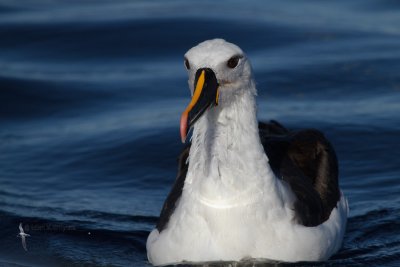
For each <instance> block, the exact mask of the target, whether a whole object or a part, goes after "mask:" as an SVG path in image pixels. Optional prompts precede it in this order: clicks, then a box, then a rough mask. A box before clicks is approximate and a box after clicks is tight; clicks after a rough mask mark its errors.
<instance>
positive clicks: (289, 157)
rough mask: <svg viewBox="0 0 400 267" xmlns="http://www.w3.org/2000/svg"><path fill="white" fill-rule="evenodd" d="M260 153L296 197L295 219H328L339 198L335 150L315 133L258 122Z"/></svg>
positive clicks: (180, 181) (170, 207)
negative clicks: (263, 153)
mask: <svg viewBox="0 0 400 267" xmlns="http://www.w3.org/2000/svg"><path fill="white" fill-rule="evenodd" d="M259 131H260V138H261V142H262V145H263V147H264V151H265V153H266V154H267V156H268V158H269V163H270V165H271V168H272V170H273V171H274V173H275V175H276V176H277V177H278V178H280V179H283V180H284V181H286V182H288V184H289V185H290V187H291V189H292V191H293V192H294V194H295V195H296V197H297V201H296V202H295V205H294V210H295V214H296V215H295V216H296V217H295V219H296V221H297V222H298V223H299V224H302V225H305V226H316V225H319V224H321V223H322V222H324V221H325V220H327V219H328V218H329V215H330V214H331V211H332V209H333V208H334V207H336V204H337V202H338V201H339V198H340V191H339V185H338V163H337V158H336V154H335V151H334V150H333V147H332V146H331V145H330V143H329V141H328V140H327V139H326V138H325V137H324V135H323V134H322V133H321V132H319V131H317V130H302V131H298V132H290V131H288V130H287V129H286V128H285V127H283V126H282V125H281V124H279V123H278V122H276V121H271V122H269V123H263V122H260V123H259ZM189 151H190V144H188V145H187V146H185V148H184V149H183V150H182V152H181V154H180V155H179V164H178V175H177V178H176V180H175V183H174V185H173V187H172V189H171V192H170V193H169V194H168V197H167V199H166V200H165V202H164V205H163V208H162V210H161V214H160V218H159V221H158V223H157V229H158V231H160V232H161V231H162V230H163V229H164V228H165V227H166V225H167V224H168V221H169V218H170V217H171V215H172V213H173V212H174V210H175V207H176V204H177V202H178V200H179V198H180V197H181V195H182V189H183V186H184V183H185V178H186V174H187V171H188V164H187V158H188V157H189Z"/></svg>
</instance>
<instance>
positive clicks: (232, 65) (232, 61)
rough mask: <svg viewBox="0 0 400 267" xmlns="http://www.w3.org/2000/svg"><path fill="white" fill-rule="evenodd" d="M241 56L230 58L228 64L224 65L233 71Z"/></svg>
mask: <svg viewBox="0 0 400 267" xmlns="http://www.w3.org/2000/svg"><path fill="white" fill-rule="evenodd" d="M240 58H241V56H233V57H231V58H230V59H229V60H228V62H227V63H226V65H227V66H228V67H229V68H231V69H234V68H236V66H237V65H238V64H239V60H240Z"/></svg>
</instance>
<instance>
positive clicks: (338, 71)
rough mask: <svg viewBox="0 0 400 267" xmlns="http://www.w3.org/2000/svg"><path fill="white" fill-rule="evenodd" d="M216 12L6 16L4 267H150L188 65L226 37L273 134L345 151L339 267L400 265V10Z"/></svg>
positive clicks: (0, 9)
mask: <svg viewBox="0 0 400 267" xmlns="http://www.w3.org/2000/svg"><path fill="white" fill-rule="evenodd" d="M216 2H217V1H201V2H199V1H168V2H167V1H128V0H126V1H104V0H103V1H89V0H87V1H67V0H60V1H47V0H39V1H11V0H8V1H7V0H3V1H0V265H6V264H7V263H10V264H11V263H12V264H17V265H18V266H19V265H21V266H32V265H37V266H81V265H83V264H86V265H85V266H149V264H148V263H147V258H146V249H145V242H146V238H147V235H148V234H149V231H150V230H151V229H152V228H153V227H154V225H155V223H156V222H157V217H158V214H159V212H160V209H161V206H162V203H163V200H164V199H165V197H166V195H167V193H168V191H169V189H170V187H171V185H172V183H173V180H174V178H175V174H176V157H177V155H178V153H179V151H180V149H181V148H182V145H181V144H180V138H179V129H178V128H179V125H178V123H179V116H180V113H181V112H182V111H183V109H184V107H185V105H186V104H187V103H188V101H189V91H188V89H187V82H186V71H185V70H184V67H183V64H182V61H183V54H184V53H185V52H186V50H187V49H189V48H190V47H192V46H194V45H195V44H197V43H198V42H200V41H203V40H205V39H210V38H215V37H222V38H225V39H227V40H229V41H231V42H234V43H236V44H238V45H239V46H240V47H242V48H243V50H245V51H246V52H247V54H248V56H249V58H250V60H251V61H252V64H253V68H254V71H255V78H256V80H257V87H258V91H259V97H258V104H259V117H260V119H264V120H267V119H276V120H279V121H280V122H281V123H283V124H285V125H286V126H287V127H290V128H294V129H298V128H303V127H315V128H318V129H320V130H322V131H324V132H325V134H326V135H327V136H328V138H329V139H330V140H331V141H332V143H333V145H334V147H335V149H336V152H337V154H338V157H339V160H340V179H341V180H340V184H341V187H342V190H343V191H344V193H345V194H346V195H347V197H348V199H349V203H350V218H349V222H348V229H347V233H346V236H345V240H344V245H343V248H342V249H341V250H340V252H339V253H338V254H337V255H335V256H334V257H333V258H332V259H331V260H330V261H329V263H330V264H334V265H360V266H361V265H366V264H368V265H375V266H384V265H386V266H397V265H398V264H400V182H399V181H400V171H399V167H400V145H399V136H400V49H399V48H400V3H399V2H398V1H390V0H385V1H372V0H359V1H344V0H343V1H330V2H328V1H299V0H296V1H294V0H292V1H278V0H276V1H246V2H243V3H241V2H239V1H218V3H216ZM20 222H22V223H23V225H24V227H25V229H26V231H27V232H28V233H29V234H31V237H29V238H28V252H25V251H24V250H23V248H22V246H21V242H20V240H19V239H17V238H16V234H17V233H18V225H19V223H20ZM243 264H244V265H245V266H251V265H257V266H258V265H260V264H261V263H254V262H253V263H249V262H245V263H243ZM320 264H321V265H322V264H323V263H320ZM12 266H15V265H12Z"/></svg>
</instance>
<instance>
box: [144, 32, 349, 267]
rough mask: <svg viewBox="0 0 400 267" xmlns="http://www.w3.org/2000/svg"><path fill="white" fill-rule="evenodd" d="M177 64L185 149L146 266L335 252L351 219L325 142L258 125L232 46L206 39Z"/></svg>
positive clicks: (291, 258) (311, 257)
mask: <svg viewBox="0 0 400 267" xmlns="http://www.w3.org/2000/svg"><path fill="white" fill-rule="evenodd" d="M184 63H185V66H186V68H187V71H188V75H189V80H188V82H189V88H190V91H191V95H192V99H191V101H190V103H189V105H188V106H187V108H186V109H185V110H184V112H183V114H182V116H181V121H180V134H181V138H182V141H183V142H185V141H186V142H187V144H186V145H185V147H184V149H183V151H182V152H181V154H180V156H179V166H178V175H177V178H176V180H175V183H174V185H173V187H172V189H171V191H170V193H169V195H168V197H167V199H166V200H165V203H164V206H163V207H162V210H161V214H160V218H159V221H158V223H157V226H156V228H155V229H154V230H152V231H151V233H150V235H149V237H148V239H147V244H146V247H147V256H148V259H149V261H150V263H152V264H153V265H166V264H173V263H179V262H183V261H188V262H205V261H240V260H242V259H249V258H250V259H268V260H278V261H285V262H297V261H321V260H327V259H328V258H329V257H331V256H332V255H333V254H334V253H336V252H337V251H338V250H339V248H340V247H341V243H342V241H343V236H344V232H345V228H346V221H347V215H348V204H347V200H346V198H345V196H344V195H343V193H342V192H341V190H340V188H339V183H338V161H337V157H336V154H335V151H334V149H333V147H332V145H331V144H330V142H329V141H328V140H327V139H326V138H325V136H324V135H323V134H322V133H321V132H320V131H318V130H315V129H304V130H299V131H289V130H288V129H287V128H285V127H284V126H282V125H281V124H280V123H278V122H276V121H269V122H259V121H258V120H257V113H256V110H257V109H256V99H255V98H256V95H257V90H256V86H255V82H254V79H253V74H252V68H251V65H250V62H249V60H248V58H247V57H246V55H245V54H244V52H243V51H242V50H241V49H240V48H239V47H238V46H236V45H234V44H232V43H229V42H227V41H225V40H222V39H213V40H208V41H205V42H202V43H200V44H198V45H197V46H195V47H193V48H191V49H190V50H189V51H188V52H187V53H186V54H185V59H184ZM190 129H193V131H192V137H191V140H190V142H188V141H187V140H186V139H187V135H188V132H189V131H190Z"/></svg>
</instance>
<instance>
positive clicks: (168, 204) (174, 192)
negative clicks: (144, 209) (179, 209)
mask: <svg viewBox="0 0 400 267" xmlns="http://www.w3.org/2000/svg"><path fill="white" fill-rule="evenodd" d="M189 151H190V143H189V144H188V145H186V146H185V148H184V149H183V150H182V152H181V154H180V155H179V159H178V161H179V162H178V175H177V177H176V180H175V183H174V185H173V186H172V189H171V191H170V192H169V194H168V196H167V199H166V200H165V202H164V205H163V207H162V209H161V214H160V218H159V219H158V223H157V230H158V231H159V232H161V231H162V230H163V229H164V228H165V227H166V226H167V224H168V221H169V218H170V217H171V215H172V213H173V212H174V210H175V207H176V204H177V202H178V200H179V198H180V197H181V195H182V189H183V185H184V184H185V179H186V174H187V171H188V167H189V165H188V164H187V158H188V157H189Z"/></svg>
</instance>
